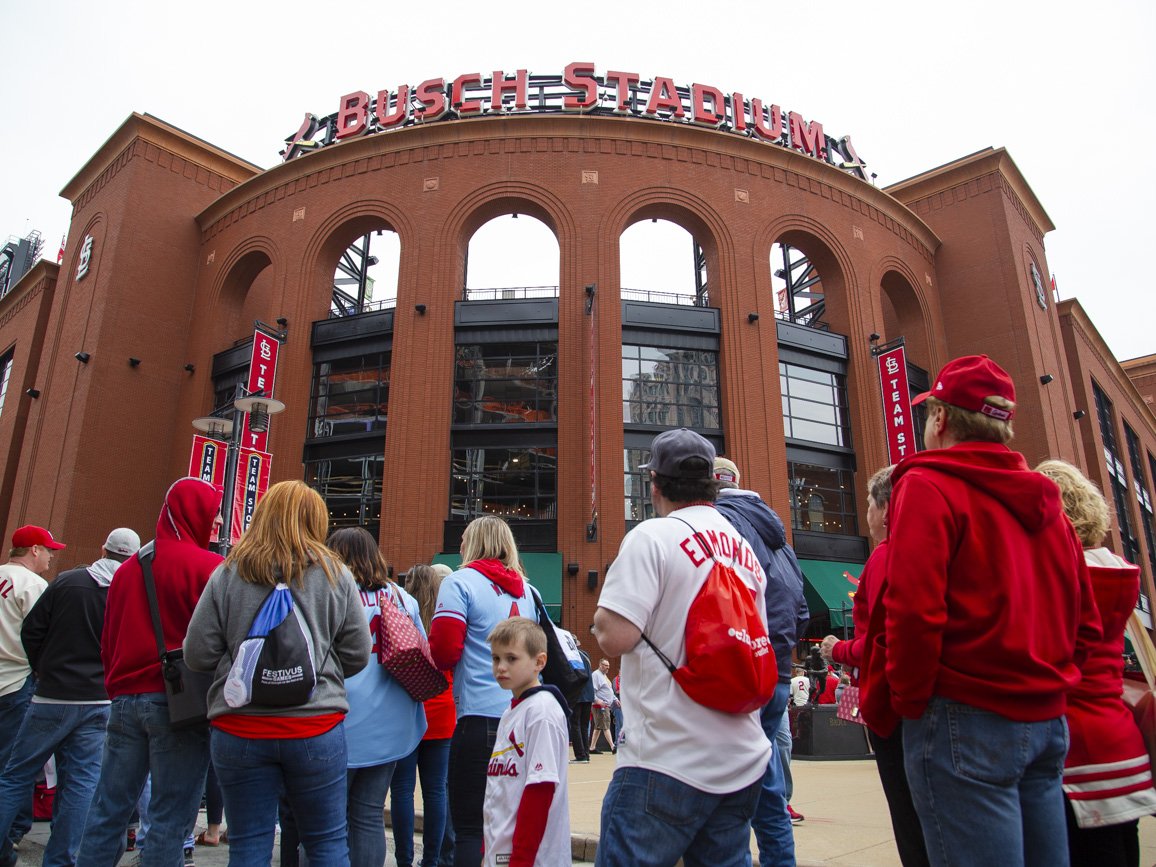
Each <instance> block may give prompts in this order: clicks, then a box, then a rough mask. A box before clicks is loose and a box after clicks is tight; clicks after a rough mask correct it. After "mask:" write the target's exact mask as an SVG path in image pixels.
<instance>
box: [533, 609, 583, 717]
mask: <svg viewBox="0 0 1156 867" xmlns="http://www.w3.org/2000/svg"><path fill="white" fill-rule="evenodd" d="M530 592H531V593H532V594H533V596H534V607H535V608H537V609H538V625H539V626H541V627H542V631H543V632H545V633H546V667H545V668H543V669H542V683H548V684H550V685H551V686H556V687H557V688H558V691H559V692H561V693H562V697H563V698H564V699H566V702H567V703H568V704H571V705H572V704H574V703H575V702H576V701H577V700H578V694H579V693H581V692H582V688H583V687H584V686H586V681H588V680H589V679H590V675H589V674H587V673H586V672H584V671H579V670H578V669H576V668H574V666H572V665H571V664H570V660H569V659H567V658H566V651H564V650H563V649H562V642H560V641H559V640H558V633H557V632H555V631H554V622H553V621H552V620H551V619H550V615H549V614H547V613H546V606H545V605H543V604H542V597H541V596H539V595H538V591H537V590H536V589H535V588H534V587H530Z"/></svg>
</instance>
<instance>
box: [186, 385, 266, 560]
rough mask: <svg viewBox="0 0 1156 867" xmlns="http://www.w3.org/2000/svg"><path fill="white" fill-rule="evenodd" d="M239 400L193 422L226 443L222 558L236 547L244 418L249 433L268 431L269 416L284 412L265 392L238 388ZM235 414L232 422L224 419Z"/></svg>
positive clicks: (220, 546)
mask: <svg viewBox="0 0 1156 867" xmlns="http://www.w3.org/2000/svg"><path fill="white" fill-rule="evenodd" d="M237 394H238V397H237V398H236V399H235V400H234V401H233V404H232V406H231V407H230V406H223V407H221V408H220V409H218V410H216V411H215V412H214V413H212V414H211V415H205V416H201V417H200V418H195V419H193V427H194V428H195V429H196V430H198V431H200V432H201V433H203V434H205V435H207V436H209V437H210V438H212V439H215V440H219V441H221V442H224V443H225V477H224V480H223V486H224V488H225V496H224V499H223V500H222V501H221V518H222V522H221V528H222V529H221V537H220V541H219V542H218V544H217V547H218V548H219V553H220V554H227V553H228V552H229V548H230V547H232V544H233V496H234V488H236V485H237V463H238V460H239V457H240V453H241V434H242V432H243V431H244V430H245V414H246V413H248V415H249V431H250V433H264V432H265V431H267V430H269V416H271V415H276V414H277V413H279V412H281V411H282V410H284V409H285V404H283V403H282V402H281V401H279V400H274V399H273V398H271V397H265V392H264V391H263V390H258V391H254V392H251V393H249V392H248V391H247V389H246V388H245V386H243V385H241V384H240V383H238V384H237ZM230 410H232V413H233V418H232V419H228V418H225V417H224V416H225V414H226V413H228V412H229V411H230Z"/></svg>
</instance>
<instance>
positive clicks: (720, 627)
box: [642, 516, 779, 714]
mask: <svg viewBox="0 0 1156 867" xmlns="http://www.w3.org/2000/svg"><path fill="white" fill-rule="evenodd" d="M671 517H675V516H671ZM677 520H679V521H682V523H684V524H686V525H687V526H688V527H690V529H691V530H692V531H693V532H694V537H695V539H697V540H698V543H699V544H700V545H701V546H702V548H703V550H704V551H706V552H707V553H709V554H710V556H711V559H712V560H713V561H714V566H713V567H712V568H711V570H710V574H709V575H707V577H706V582H705V583H704V584H703V585H702V589H700V590H699V591H698V595H696V596H695V597H694V601H693V602H691V604H690V611H689V612H688V613H687V616H686V664H685V665H683V666H681V667H679V668H675V666H674V663H672V662H671V661H670V659H668V658H667V656H666V654H664V653H663V652H662V651H661V650H659V649H658V648H657V647H655V646H654V643H653V642H652V641H651V640H650V639H649V638H647V637H646V634H645V633H643V635H642V640H643V641H645V642H646V643H647V644H648V645H650V648H651V649H652V650H653V651H654V652H655V653H656V654H658V658H659V659H661V660H662V662H663V664H664V665H665V666H666V668H667V670H668V671H670V673H671V675H672V676H673V677H674V679H675V682H676V683H678V685H679V686H680V687H682V690H683V692H685V693H686V694H687V695H689V696H690V697H691V698H692V699H694V701H696V702H697V703H698V704H701V705H703V706H705V707H709V708H712V709H713V710H718V711H722V712H724V713H736V714H737V713H750V712H751V711H755V710H758V709H759V708H761V707H762V706H763V705H765V704H766V703H767V702H768V701H770V700H771V697H772V696H773V695H774V693H775V687H776V686H777V685H778V682H779V670H778V666H777V665H776V664H775V652H774V650H772V649H771V641H770V639H769V638H768V637H767V627H766V625H765V624H764V623H763V619H762V618H761V617H760V616H759V609H758V605H757V603H756V599H757V594H758V591H756V590H751V588H750V587H748V586H747V585H746V584H745V583H744V582H743V580H742V579H741V578H740V577H739V576H738V574H736V572H735V570H734V568H733V567H731V566H729V565H725V564H723V563H721V562H720V561H719V559H718V558H717V557H715V555H714V552H713V551H712V550H711V547H710V546H709V545H708V544H707V543H706V539H704V538H703V536H702V534H701V533H699V532H698V530H695V529H694V527H691V525H690V524H688V523H687V522H686V521H683V520H682V518H677Z"/></svg>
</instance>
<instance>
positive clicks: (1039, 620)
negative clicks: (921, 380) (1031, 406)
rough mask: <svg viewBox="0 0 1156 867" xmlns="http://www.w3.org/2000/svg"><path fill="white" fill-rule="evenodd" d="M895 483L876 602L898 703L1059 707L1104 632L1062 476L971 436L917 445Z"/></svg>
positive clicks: (917, 708)
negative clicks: (942, 445)
mask: <svg viewBox="0 0 1156 867" xmlns="http://www.w3.org/2000/svg"><path fill="white" fill-rule="evenodd" d="M892 484H893V486H894V487H893V492H892V495H891V506H890V511H889V518H890V525H891V535H890V542H889V544H888V556H887V569H886V578H885V581H884V586H883V589H882V593H883V596H882V603H883V604H882V605H881V606H877V610H878V609H881V610H882V612H883V618H882V620H883V623H882V626H883V627H884V637H885V645H886V649H885V651H884V654H883V655H885V660H886V661H885V668H884V672H885V683H886V686H885V687H884V688H885V689H888V688H889V689H890V704H891V707H892V709H893V710H894V711H895V712H896V713H897V714H898V715H899V716H901V717H907V718H910V719H916V718H918V717H919V716H921V715H922V714H923V711H924V708H925V707H926V705H927V702H928V700H929V699H930V698H931V697H932V696H934V695H938V696H942V697H944V698H947V699H951V700H953V701H958V702H962V703H964V704H969V705H972V706H974V707H979V708H983V709H985V710H990V711H993V712H994V713H998V714H1000V715H1002V716H1005V717H1007V718H1009V719H1014V720H1019V721H1022V722H1035V721H1040V720H1047V719H1054V718H1055V717H1058V716H1062V715H1063V713H1064V710H1065V707H1066V696H1067V693H1068V691H1069V690H1070V689H1071V688H1072V687H1073V686H1075V685H1076V683H1077V682H1079V679H1080V669H1079V666H1080V664H1081V663H1082V662H1083V660H1084V658H1085V657H1086V656H1087V654H1088V651H1089V649H1090V648H1091V647H1093V646H1095V645H1096V644H1098V643H1099V642H1100V640H1101V638H1102V635H1101V631H1100V615H1099V612H1098V611H1097V610H1096V603H1095V599H1094V598H1093V594H1092V588H1091V582H1090V578H1089V575H1088V568H1087V566H1086V564H1085V563H1084V556H1083V550H1082V549H1081V547H1080V543H1079V541H1078V540H1077V538H1076V535H1075V531H1074V530H1073V529H1072V526H1071V524H1070V523H1069V522H1068V519H1067V518H1066V517H1065V515H1064V513H1063V508H1062V505H1061V502H1060V493H1059V489H1058V488H1057V487H1056V485H1055V483H1054V482H1052V481H1051V480H1050V479H1048V478H1047V477H1045V476H1043V475H1041V474H1039V473H1035V472H1033V471H1032V470H1030V469H1029V468H1028V466H1027V463H1026V462H1025V461H1024V458H1023V456H1022V455H1021V454H1019V453H1018V452H1013V451H1012V450H1011V449H1009V448H1007V447H1006V446H1003V445H998V444H995V443H982V442H968V443H961V444H959V445H956V446H953V447H951V448H948V449H932V450H930V451H925V452H921V453H918V454H915V455H912V456H911V457H909V458H907V459H906V460H904V461H902V462H901V463H900V464H899V466H898V467H896V469H895V473H894V474H893V476H892ZM876 613H877V612H872V614H873V615H874V614H876ZM879 620H880V618H878V617H875V616H872V618H871V624H872V625H873V627H874V628H872V626H869V627H868V630H869V635H868V639H867V640H868V642H869V643H871V642H877V640H878V637H879V636H878V630H879V626H880V623H879ZM878 651H879V647H878V646H874V647H872V648H871V650H870V652H871V653H872V654H878ZM874 665H875V667H876V669H877V670H876V672H875V678H876V679H878V665H879V659H875V660H874ZM878 686H879V685H878V684H876V683H874V682H873V683H870V684H868V688H869V689H871V688H876V687H878ZM868 713H869V712H868V711H867V710H866V709H865V710H864V714H865V716H866V719H867V720H868V722H869V723H870V722H872V717H871V716H870V715H868Z"/></svg>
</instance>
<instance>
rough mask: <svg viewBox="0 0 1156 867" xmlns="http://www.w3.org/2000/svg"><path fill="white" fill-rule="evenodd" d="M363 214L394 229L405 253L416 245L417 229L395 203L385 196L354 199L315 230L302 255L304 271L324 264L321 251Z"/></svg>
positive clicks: (306, 271) (308, 271)
mask: <svg viewBox="0 0 1156 867" xmlns="http://www.w3.org/2000/svg"><path fill="white" fill-rule="evenodd" d="M363 217H368V218H377V219H380V220H381V221H382V222H384V223H385V224H386V225H387V226H388V227H389V228H390V229H391V230H392V231H394V232H396V233H397V235H398V240H399V241H400V243H401V250H402V251H403V253H404V251H405V249H406V247H407V246H408V245H412V244H413V243H414V242H415V240H416V237H417V230H416V229H415V228H414V225H413V223H412V222H411V221H410V220H409V218H408V217H406V215H405V212H404V211H403V210H402V209H401V208H400V207H398V206H397V205H395V204H393V203H392V202H387V201H385V200H384V199H361V200H358V201H355V202H350V203H349V204H348V205H344V206H343V207H341V208H338V209H337V210H336V211H333V212H332V213H331V214H329V215H328V216H327V217H326V218H325V219H324V220H322V221H321V224H320V225H318V227H317V228H316V229H314V230H313V233H312V235H311V236H310V237H309V240H308V242H306V244H305V249H304V251H303V253H302V255H301V269H302V273H310V272H312V271H313V270H314V269H316V268H317V267H319V266H320V262H319V261H318V258H319V257H320V255H321V251H322V250H324V249H325V246H326V245H327V244H328V243H329V242H330V240H332V238H333V235H334V233H336V232H337V230H338V229H340V228H341V227H342V226H344V225H345V224H347V223H350V222H352V221H353V220H356V219H359V218H363ZM403 258H404V256H403Z"/></svg>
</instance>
